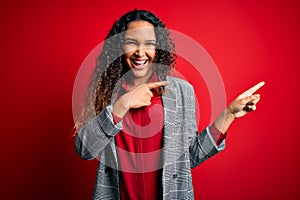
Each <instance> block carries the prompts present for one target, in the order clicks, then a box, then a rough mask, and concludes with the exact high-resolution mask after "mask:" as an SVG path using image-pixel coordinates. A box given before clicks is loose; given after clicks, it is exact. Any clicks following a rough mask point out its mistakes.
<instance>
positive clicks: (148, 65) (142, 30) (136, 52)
mask: <svg viewBox="0 0 300 200" xmlns="http://www.w3.org/2000/svg"><path fill="white" fill-rule="evenodd" d="M124 37H125V38H124V44H123V51H124V57H123V59H124V61H125V64H126V66H127V67H128V68H129V69H130V72H129V73H130V75H131V78H133V79H139V80H141V81H140V82H144V83H145V82H147V81H148V80H149V78H150V77H151V75H152V73H153V66H152V63H153V60H154V57H155V45H156V37H155V32H154V26H153V25H152V24H151V23H149V22H147V21H133V22H130V23H129V24H128V28H127V30H126V32H125V36H124Z"/></svg>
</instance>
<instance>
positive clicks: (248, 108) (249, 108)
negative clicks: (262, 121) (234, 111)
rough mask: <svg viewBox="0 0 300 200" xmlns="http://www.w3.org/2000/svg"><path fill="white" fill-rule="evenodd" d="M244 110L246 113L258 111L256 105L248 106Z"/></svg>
mask: <svg viewBox="0 0 300 200" xmlns="http://www.w3.org/2000/svg"><path fill="white" fill-rule="evenodd" d="M243 110H244V111H246V112H251V111H254V110H256V105H246V106H245V107H244V108H243Z"/></svg>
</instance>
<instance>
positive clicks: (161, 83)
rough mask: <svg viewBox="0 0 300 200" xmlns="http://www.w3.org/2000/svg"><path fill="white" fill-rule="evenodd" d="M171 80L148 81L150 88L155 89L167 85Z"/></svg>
mask: <svg viewBox="0 0 300 200" xmlns="http://www.w3.org/2000/svg"><path fill="white" fill-rule="evenodd" d="M168 83H169V81H160V82H154V83H148V88H149V89H153V88H157V87H160V86H166V85H168Z"/></svg>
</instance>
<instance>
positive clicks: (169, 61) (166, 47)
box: [75, 9, 176, 132]
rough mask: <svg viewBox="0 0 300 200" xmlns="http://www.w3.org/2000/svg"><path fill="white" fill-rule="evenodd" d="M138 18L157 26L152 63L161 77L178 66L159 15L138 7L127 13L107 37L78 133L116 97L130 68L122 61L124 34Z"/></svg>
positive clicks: (76, 123)
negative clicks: (87, 121)
mask: <svg viewBox="0 0 300 200" xmlns="http://www.w3.org/2000/svg"><path fill="white" fill-rule="evenodd" d="M138 20H143V21H147V22H149V23H151V24H152V25H153V26H154V31H155V35H156V46H155V48H156V53H155V58H154V61H153V63H155V65H154V71H155V73H156V74H157V76H158V79H159V80H160V81H163V80H166V77H167V76H168V75H169V74H170V70H171V69H172V68H174V67H175V60H176V55H175V45H174V43H173V41H172V40H171V38H170V35H169V31H168V30H167V29H166V28H165V24H164V23H163V22H162V21H161V20H160V19H159V18H158V17H157V16H156V15H154V14H153V13H151V12H149V11H146V10H137V9H135V10H133V11H130V12H128V13H126V14H125V15H123V16H122V17H121V18H119V19H118V20H117V21H116V22H115V23H114V24H113V26H112V28H111V30H110V31H109V33H108V35H107V36H106V38H105V42H104V45H103V49H102V52H101V54H100V55H99V56H98V58H97V62H96V68H95V70H94V72H93V74H92V76H91V79H90V83H89V86H88V87H89V88H88V90H87V93H86V102H85V105H86V106H85V107H84V108H83V110H82V112H81V115H80V116H79V118H78V119H77V120H76V122H75V132H77V130H79V128H80V127H81V126H82V124H83V123H84V122H85V121H86V120H88V119H89V118H91V117H93V116H95V115H97V114H99V113H100V112H101V111H102V110H103V109H104V108H105V107H106V106H108V105H109V104H110V103H111V102H112V101H113V100H114V99H115V98H116V96H117V94H118V90H119V88H120V84H121V82H122V77H123V75H124V74H125V73H126V72H127V70H128V69H127V67H125V66H124V64H123V62H122V55H123V54H124V52H123V50H122V44H123V39H124V33H125V31H126V30H127V27H128V24H129V23H130V22H132V21H138ZM159 92H160V93H163V92H164V87H161V88H160V89H159Z"/></svg>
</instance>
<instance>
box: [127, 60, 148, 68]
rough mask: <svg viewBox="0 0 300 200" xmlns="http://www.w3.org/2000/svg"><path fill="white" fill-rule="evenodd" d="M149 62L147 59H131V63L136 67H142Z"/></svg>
mask: <svg viewBox="0 0 300 200" xmlns="http://www.w3.org/2000/svg"><path fill="white" fill-rule="evenodd" d="M148 63H149V60H148V59H147V60H131V64H132V66H133V67H134V68H136V69H143V68H144V67H145V66H146V65H147V64H148Z"/></svg>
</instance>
